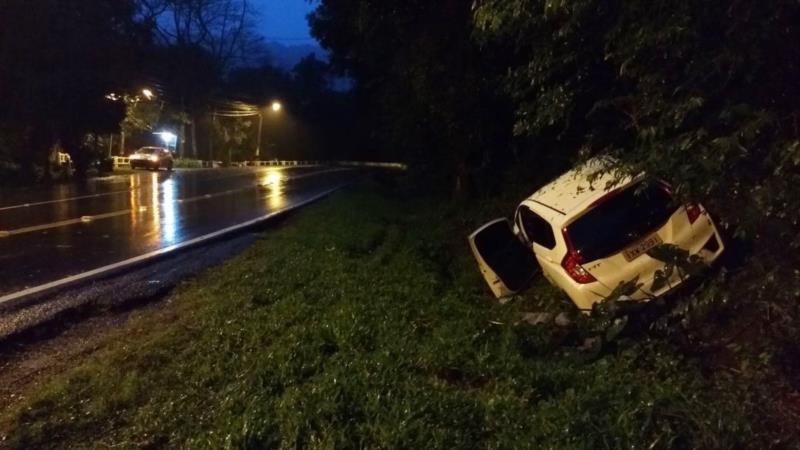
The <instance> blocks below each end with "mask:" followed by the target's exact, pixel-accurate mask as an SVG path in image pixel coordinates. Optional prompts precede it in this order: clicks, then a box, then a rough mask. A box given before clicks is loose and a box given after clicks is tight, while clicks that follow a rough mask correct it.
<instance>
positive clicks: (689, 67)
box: [475, 0, 800, 246]
mask: <svg viewBox="0 0 800 450" xmlns="http://www.w3.org/2000/svg"><path fill="white" fill-rule="evenodd" d="M478 4H479V7H478V8H477V10H476V14H475V17H476V24H477V27H478V29H479V30H480V33H481V37H482V38H483V39H484V42H487V43H491V42H498V41H500V42H505V43H509V42H511V43H516V46H515V51H516V62H515V64H513V66H512V67H511V68H510V71H509V75H508V77H507V78H506V82H505V87H506V90H507V92H508V93H509V95H510V96H511V97H512V98H513V99H514V102H515V105H516V108H517V121H516V127H515V130H516V132H517V133H518V134H521V135H528V136H542V135H545V134H547V133H553V132H555V133H558V134H559V135H561V136H565V137H572V138H573V142H575V143H576V145H574V147H573V151H575V152H576V153H577V150H578V147H582V148H583V150H584V151H585V153H586V154H587V155H588V154H594V153H601V152H603V153H608V152H610V153H613V154H615V155H617V156H619V157H620V159H621V160H622V161H624V162H625V164H626V167H629V168H630V170H632V171H640V170H646V171H648V172H649V173H652V174H654V175H656V176H660V177H663V178H666V179H669V180H671V181H672V182H673V183H674V185H675V188H676V189H677V191H678V193H679V194H681V195H682V196H684V197H685V198H694V199H699V198H702V199H708V200H709V201H710V202H712V203H713V204H714V205H715V209H716V210H717V211H718V212H720V213H721V214H722V215H723V217H724V218H725V219H726V221H727V222H729V223H731V224H732V225H735V226H736V227H737V229H738V230H739V231H740V232H744V233H747V234H749V235H752V236H755V235H756V234H758V233H759V232H760V228H761V227H762V222H763V218H764V217H773V218H776V217H780V216H782V215H783V213H782V212H781V211H786V210H787V208H788V209H789V210H794V209H795V208H796V207H800V190H798V186H800V185H798V184H797V183H796V181H798V180H797V177H798V173H797V167H798V165H800V141H798V140H799V139H800V134H799V133H798V128H799V127H798V125H799V124H800V109H799V108H798V106H797V103H796V101H795V100H793V99H796V98H798V96H800V86H798V84H797V83H796V82H795V80H797V79H798V77H800V50H798V48H797V47H796V46H792V45H785V44H786V43H788V42H795V41H798V40H800V27H799V26H798V23H800V22H799V21H798V19H800V4H798V3H797V2H793V1H776V2H773V4H772V5H771V6H770V7H769V8H765V7H763V4H761V3H759V2H755V1H752V0H749V1H738V2H734V3H725V2H706V3H702V4H700V3H693V2H681V1H677V0H664V1H659V2H657V3H655V4H654V3H653V2H646V1H612V2H601V1H595V0H574V1H567V0H561V1H553V2H551V1H547V2H545V1H543V0H542V1H539V0H512V1H496V0H485V1H481V2H479V3H478ZM576 140H577V141H576ZM578 143H579V144H578ZM743 205H746V207H747V208H746V210H744V211H743V208H742V207H743ZM784 219H785V220H783V222H785V223H784V225H785V227H784V233H787V234H786V235H785V236H784V237H785V239H786V240H785V241H784V242H793V243H794V245H798V246H800V240H797V239H796V238H795V237H794V236H796V234H795V233H794V231H793V230H795V229H796V228H795V227H794V225H796V224H793V223H792V221H793V219H789V218H788V217H785V218H784Z"/></svg>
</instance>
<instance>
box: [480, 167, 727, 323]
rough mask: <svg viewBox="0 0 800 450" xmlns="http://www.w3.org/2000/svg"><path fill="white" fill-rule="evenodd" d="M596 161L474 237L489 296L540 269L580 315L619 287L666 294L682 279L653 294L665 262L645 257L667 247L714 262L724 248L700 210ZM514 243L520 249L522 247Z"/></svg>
mask: <svg viewBox="0 0 800 450" xmlns="http://www.w3.org/2000/svg"><path fill="white" fill-rule="evenodd" d="M606 164H607V160H602V159H594V160H591V161H589V162H588V163H586V164H584V165H582V166H580V167H578V168H576V169H574V170H572V171H570V172H567V173H566V174H564V175H562V176H561V177H559V178H558V179H556V180H555V181H553V182H551V183H550V184H548V185H546V186H544V187H543V188H541V189H539V190H538V191H536V193H534V194H533V195H531V196H530V197H528V198H527V199H526V200H524V201H523V202H522V203H521V204H520V205H519V207H518V209H517V212H516V215H515V216H514V223H513V226H512V224H511V223H510V222H509V220H508V219H497V220H494V221H492V222H489V223H488V224H486V225H484V226H483V227H481V228H480V229H478V230H477V231H475V232H474V233H473V234H472V235H471V236H470V237H469V241H470V246H471V248H472V251H473V254H474V255H475V258H476V259H477V261H478V265H479V267H480V269H481V273H482V274H483V276H484V278H486V281H487V282H488V284H489V287H490V288H491V290H492V292H493V293H494V294H495V295H496V296H497V297H498V298H502V297H506V296H509V295H512V294H515V293H516V292H518V291H520V290H521V289H523V288H524V287H525V285H526V284H527V283H528V282H529V281H530V279H531V278H532V277H533V276H534V274H535V273H536V271H537V268H538V267H540V268H541V271H542V273H543V274H544V276H545V277H546V278H547V279H548V280H549V281H550V282H551V283H552V284H553V285H555V286H556V287H558V288H560V289H562V290H563V291H564V292H566V294H567V295H568V296H569V297H570V298H571V299H572V301H573V302H574V303H575V304H576V305H577V306H578V308H580V309H581V310H590V309H591V308H592V305H593V304H595V303H597V302H599V301H602V300H603V299H605V298H607V297H608V296H609V295H610V294H611V293H612V291H614V289H615V288H617V287H618V286H619V285H620V283H625V282H629V281H631V280H634V279H637V280H638V284H640V285H641V287H640V288H639V289H638V290H637V291H636V292H635V293H634V294H633V295H631V296H630V297H631V298H632V299H634V300H645V299H649V298H653V297H657V296H660V295H663V294H665V293H666V292H667V291H669V290H670V289H672V288H675V287H677V286H678V285H679V284H681V282H682V281H683V280H684V279H685V278H684V277H683V274H679V273H678V272H679V271H673V273H671V276H670V277H669V279H668V280H666V282H665V283H658V284H663V286H659V287H658V289H657V290H656V291H655V292H653V291H652V290H649V289H648V287H651V286H655V285H654V284H653V280H654V278H655V277H656V272H657V271H659V270H660V269H663V268H664V263H663V262H661V261H658V260H656V259H654V258H652V257H651V256H649V255H648V251H649V250H651V249H652V248H654V247H656V246H659V245H661V244H673V245H675V246H677V247H680V248H681V249H684V250H686V251H688V252H689V254H691V255H698V256H699V257H700V258H701V259H702V261H703V262H705V263H706V264H711V263H713V262H714V261H715V260H716V259H717V258H719V256H720V255H721V254H722V252H723V251H724V249H725V246H724V244H723V242H722V239H721V238H720V234H719V232H718V231H717V228H716V226H715V225H714V222H713V221H712V219H711V217H710V216H709V214H708V212H707V211H706V210H705V208H703V206H701V205H699V204H694V203H693V204H688V205H678V204H677V203H676V202H675V201H674V199H673V197H672V193H671V190H670V187H669V186H668V185H667V184H666V183H661V182H657V181H653V180H650V179H648V178H647V177H646V176H645V175H640V176H638V177H626V178H623V179H622V180H619V179H618V178H619V177H617V176H616V175H615V174H613V173H611V172H609V171H607V170H604V168H605V167H606ZM520 242H521V243H522V245H520Z"/></svg>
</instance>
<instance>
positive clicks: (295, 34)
mask: <svg viewBox="0 0 800 450" xmlns="http://www.w3.org/2000/svg"><path fill="white" fill-rule="evenodd" d="M315 4H316V1H315V2H314V3H313V4H312V3H309V2H308V0H250V5H251V6H252V7H253V8H254V9H255V10H256V11H257V12H258V17H257V18H256V20H257V21H258V22H259V26H258V28H259V30H260V31H261V33H262V34H263V35H264V37H265V38H266V40H267V41H274V42H280V43H281V44H284V45H300V44H316V41H315V40H314V39H313V38H312V37H311V34H310V31H309V29H308V22H306V15H307V14H308V13H309V12H311V11H312V10H313V9H314V8H315V6H314V5H315Z"/></svg>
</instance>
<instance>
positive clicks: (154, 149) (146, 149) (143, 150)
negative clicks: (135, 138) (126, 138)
mask: <svg viewBox="0 0 800 450" xmlns="http://www.w3.org/2000/svg"><path fill="white" fill-rule="evenodd" d="M159 151H161V149H160V148H158V147H142V148H140V149H139V150H136V153H142V154H145V155H152V154H153V153H158V152H159Z"/></svg>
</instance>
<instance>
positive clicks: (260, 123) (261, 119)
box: [256, 112, 264, 161]
mask: <svg viewBox="0 0 800 450" xmlns="http://www.w3.org/2000/svg"><path fill="white" fill-rule="evenodd" d="M263 126H264V114H263V113H261V112H259V113H258V136H257V139H256V142H257V144H256V161H258V160H260V159H261V128H262V127H263Z"/></svg>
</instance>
